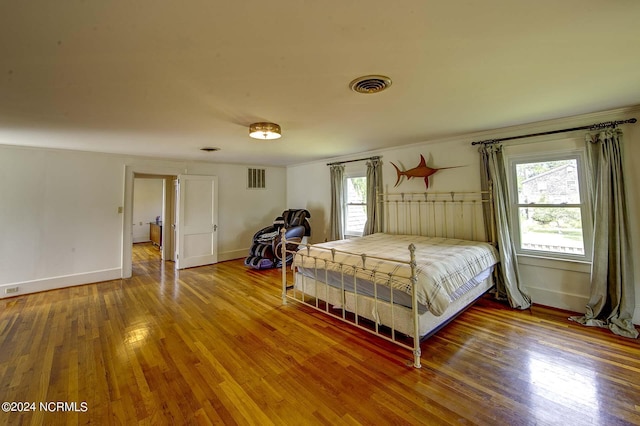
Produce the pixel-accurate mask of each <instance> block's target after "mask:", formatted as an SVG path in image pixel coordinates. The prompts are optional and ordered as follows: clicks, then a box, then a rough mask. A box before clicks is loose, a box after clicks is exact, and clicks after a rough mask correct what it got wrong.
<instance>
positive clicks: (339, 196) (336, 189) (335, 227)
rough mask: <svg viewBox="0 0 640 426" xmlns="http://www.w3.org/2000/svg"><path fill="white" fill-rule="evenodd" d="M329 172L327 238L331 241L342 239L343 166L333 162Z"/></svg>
mask: <svg viewBox="0 0 640 426" xmlns="http://www.w3.org/2000/svg"><path fill="white" fill-rule="evenodd" d="M330 173H331V211H330V217H329V238H330V240H331V241H335V240H342V239H344V231H343V229H344V227H343V222H344V211H343V209H344V201H345V200H344V166H343V165H342V164H333V165H332V166H331V169H330Z"/></svg>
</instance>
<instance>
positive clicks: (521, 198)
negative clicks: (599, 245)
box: [510, 151, 591, 260]
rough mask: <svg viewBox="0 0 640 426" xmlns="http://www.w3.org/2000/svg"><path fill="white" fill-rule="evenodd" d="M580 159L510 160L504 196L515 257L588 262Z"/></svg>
mask: <svg viewBox="0 0 640 426" xmlns="http://www.w3.org/2000/svg"><path fill="white" fill-rule="evenodd" d="M583 164H584V161H583V154H582V152H581V151H574V152H570V153H564V154H545V155H535V156H531V155H528V156H526V157H525V156H516V157H513V158H511V161H510V166H511V167H510V168H511V179H510V193H511V199H512V215H513V223H514V226H516V227H517V229H516V230H515V232H514V234H515V242H516V249H517V252H518V253H519V254H530V255H539V256H545V257H555V258H561V259H574V260H590V259H591V248H590V246H589V242H590V226H589V224H590V222H591V221H590V216H589V211H588V209H587V197H586V192H585V189H586V188H585V179H584V169H583Z"/></svg>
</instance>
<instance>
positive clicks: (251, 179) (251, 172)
mask: <svg viewBox="0 0 640 426" xmlns="http://www.w3.org/2000/svg"><path fill="white" fill-rule="evenodd" d="M266 187H267V181H266V171H265V169H247V188H249V189H264V188H266Z"/></svg>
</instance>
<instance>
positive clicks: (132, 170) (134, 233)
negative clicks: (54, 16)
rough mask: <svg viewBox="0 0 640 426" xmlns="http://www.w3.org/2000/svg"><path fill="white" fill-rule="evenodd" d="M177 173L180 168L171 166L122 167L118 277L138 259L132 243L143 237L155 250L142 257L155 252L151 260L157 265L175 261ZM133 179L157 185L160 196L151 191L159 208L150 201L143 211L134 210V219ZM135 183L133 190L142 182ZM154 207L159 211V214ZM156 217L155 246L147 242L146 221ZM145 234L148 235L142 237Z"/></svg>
mask: <svg viewBox="0 0 640 426" xmlns="http://www.w3.org/2000/svg"><path fill="white" fill-rule="evenodd" d="M179 172H180V170H177V169H174V168H165V167H135V166H125V176H124V178H125V180H124V183H125V188H124V207H123V208H122V209H121V210H122V213H123V234H122V278H129V277H131V276H132V272H133V262H134V260H138V261H139V259H140V257H139V256H136V257H135V258H134V250H133V245H134V243H138V242H141V241H142V240H145V239H146V240H147V241H149V244H150V247H148V248H149V249H151V248H153V249H154V250H155V252H154V251H150V250H147V254H146V255H145V257H146V258H149V256H150V254H154V253H155V256H156V257H155V259H156V260H155V261H156V263H158V264H161V265H164V264H165V263H166V262H167V261H169V262H173V261H175V235H174V231H173V229H174V225H175V217H176V197H175V192H174V191H175V189H174V181H175V180H176V179H177V175H178V173H179ZM136 179H145V180H146V183H149V185H147V186H149V187H151V188H153V187H155V188H161V189H160V191H161V194H160V195H158V194H155V193H153V191H151V194H152V195H151V198H152V199H153V198H154V197H155V198H156V199H161V202H160V206H159V207H158V206H157V204H156V207H153V205H154V204H153V203H151V206H152V207H150V208H148V209H146V212H145V211H143V212H142V214H141V215H138V212H136V216H135V219H134V197H136V194H135V191H136V185H135V183H136V182H135V181H136ZM139 182H142V181H139ZM139 182H138V183H139ZM154 182H155V184H154ZM137 186H138V188H137V189H141V187H143V186H144V184H143V185H137ZM138 195H140V194H138ZM158 210H160V212H159V213H158ZM152 212H153V213H152ZM157 216H160V217H159V218H158V225H161V230H160V233H159V236H158V239H157V246H156V245H154V244H153V243H151V242H150V240H151V238H150V237H151V236H150V229H151V224H150V223H153V224H155V222H156V217H157ZM141 223H142V224H141ZM158 228H160V227H158ZM145 230H146V231H145ZM145 235H148V236H147V237H146V238H145ZM139 254H140V253H138V255H139ZM171 268H173V265H171Z"/></svg>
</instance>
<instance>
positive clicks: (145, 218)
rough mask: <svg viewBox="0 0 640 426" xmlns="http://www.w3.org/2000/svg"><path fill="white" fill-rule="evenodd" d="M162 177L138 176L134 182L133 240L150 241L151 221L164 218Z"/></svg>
mask: <svg viewBox="0 0 640 426" xmlns="http://www.w3.org/2000/svg"><path fill="white" fill-rule="evenodd" d="M163 183H164V181H163V180H162V179H146V178H136V179H135V180H134V182H133V186H134V189H133V242H134V243H141V242H145V241H150V240H151V236H150V233H149V222H155V220H156V216H160V220H162V199H163V192H162V190H163V188H162V187H163Z"/></svg>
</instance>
